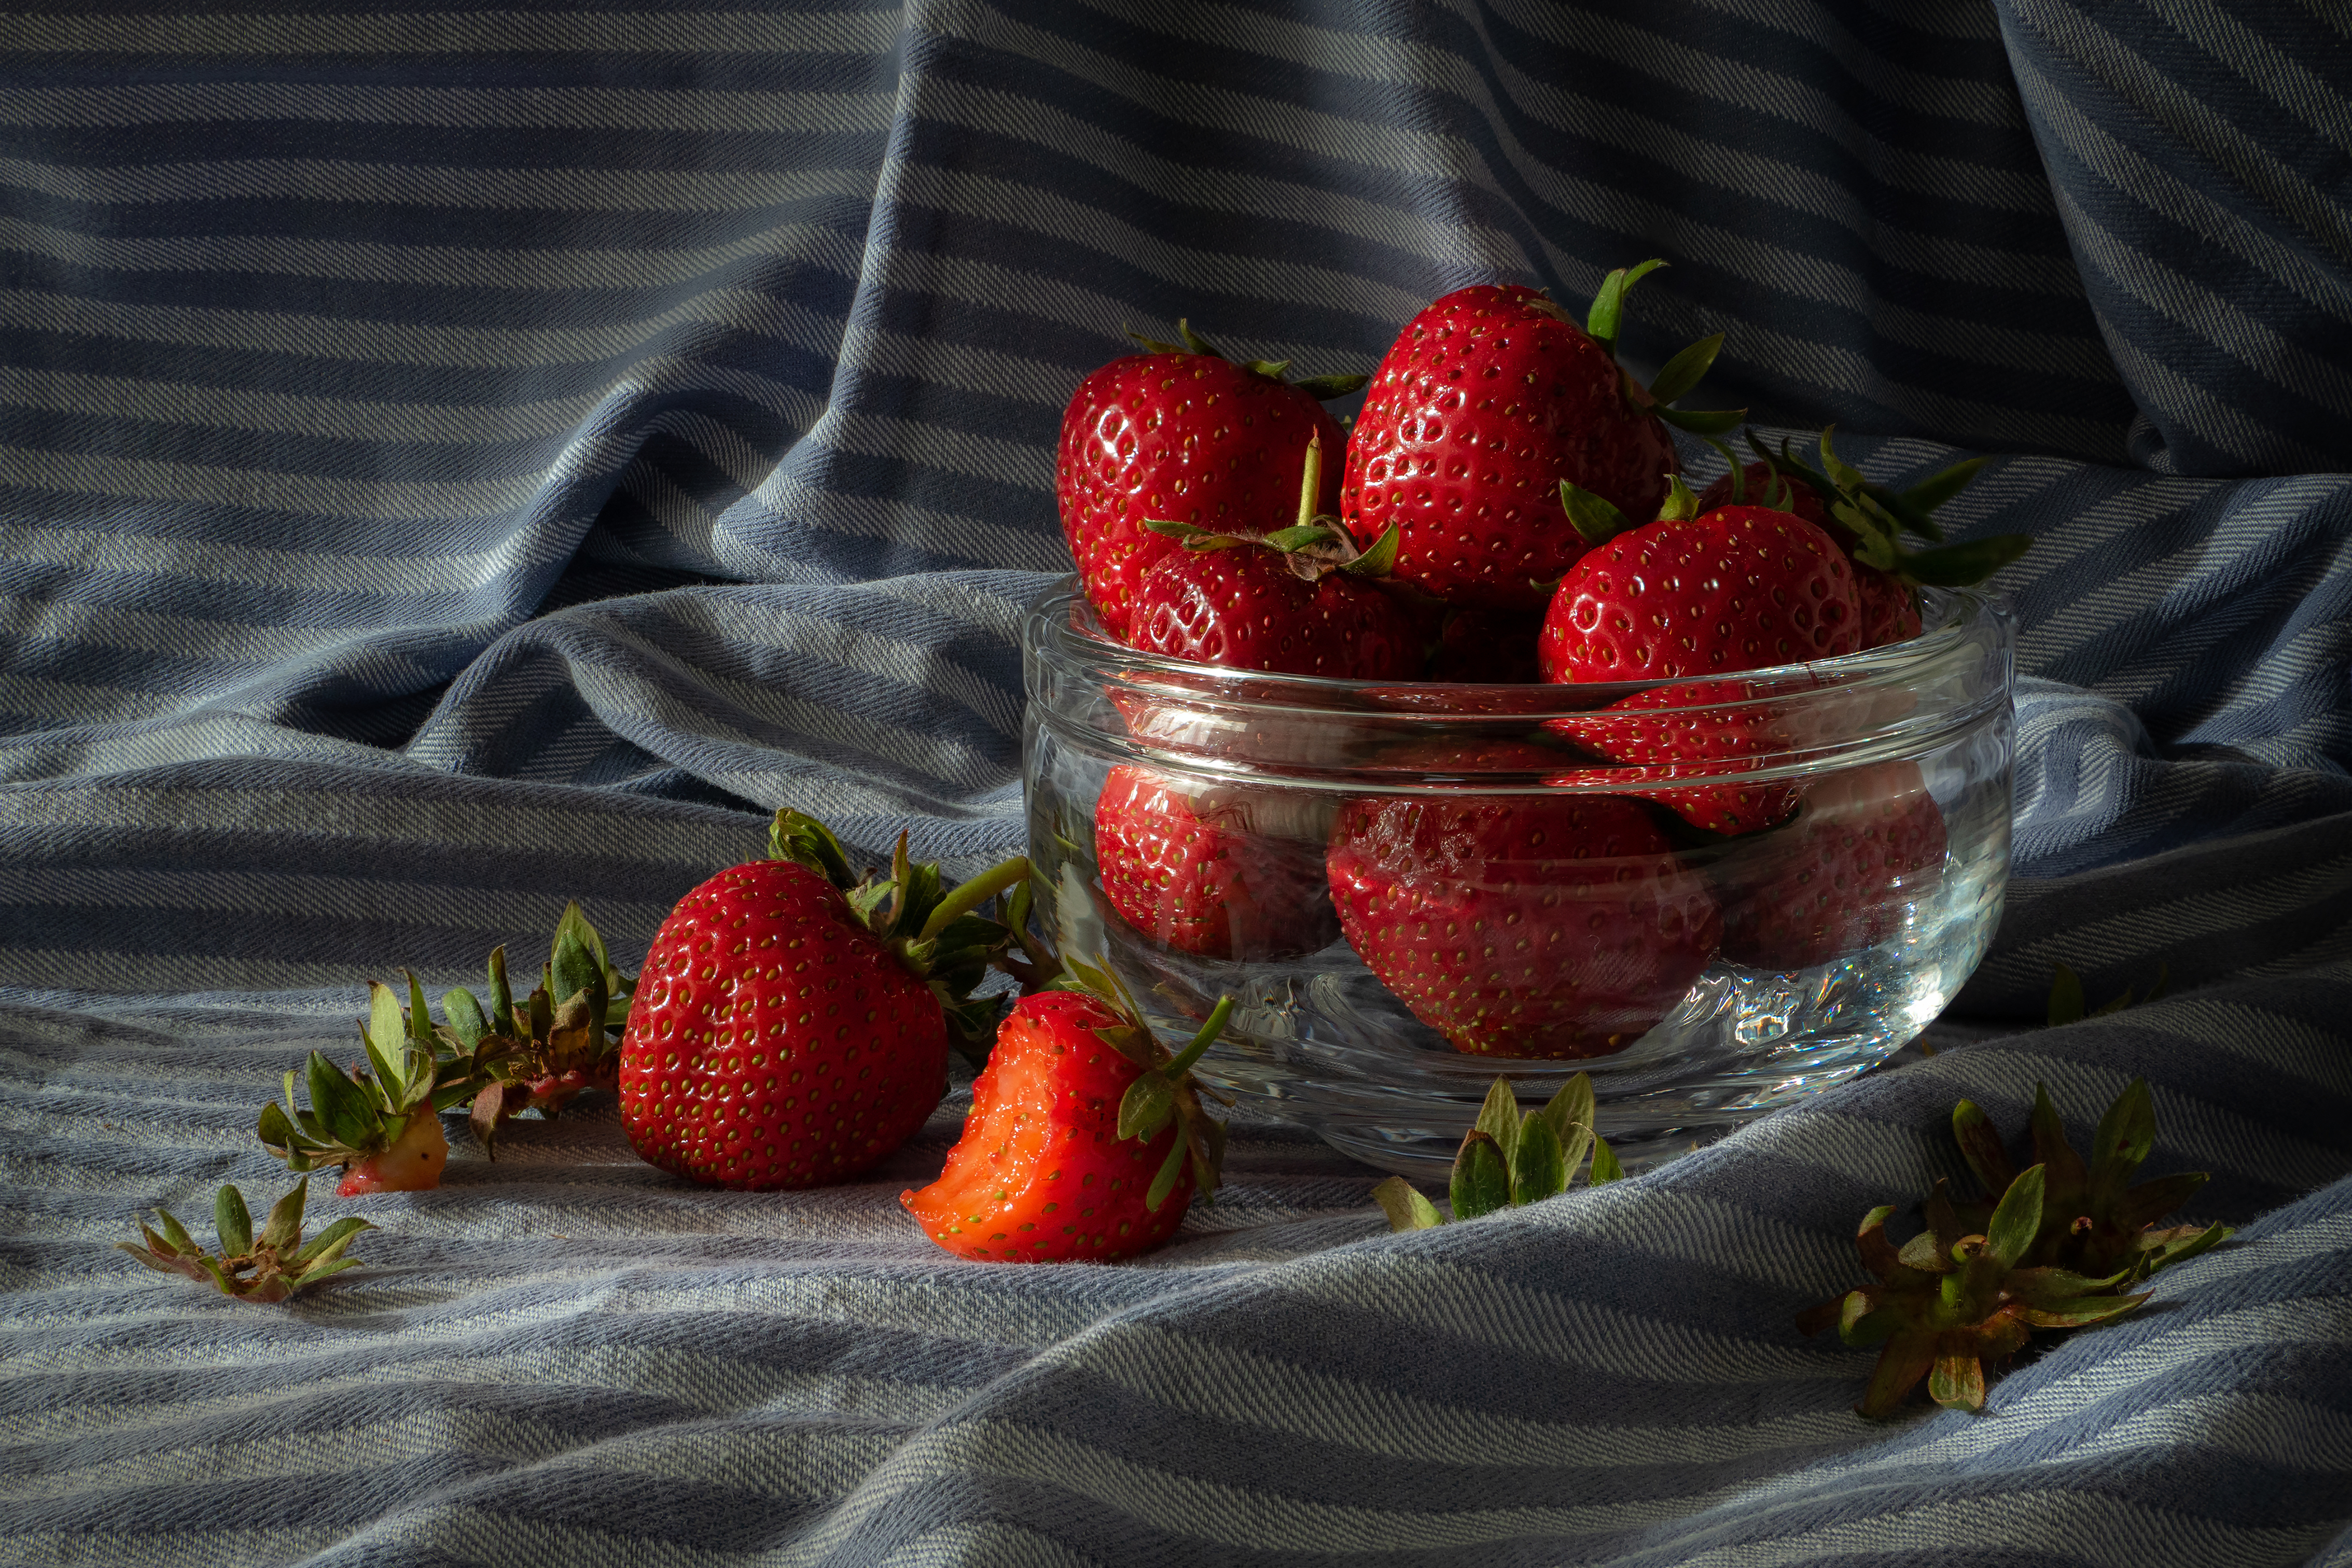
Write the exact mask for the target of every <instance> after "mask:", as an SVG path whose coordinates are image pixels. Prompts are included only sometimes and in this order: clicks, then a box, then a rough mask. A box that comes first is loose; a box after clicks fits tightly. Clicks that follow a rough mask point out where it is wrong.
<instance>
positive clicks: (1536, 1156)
mask: <svg viewBox="0 0 2352 1568" xmlns="http://www.w3.org/2000/svg"><path fill="white" fill-rule="evenodd" d="M1579 1152H1581V1151H1579ZM1568 1177H1569V1166H1568V1158H1567V1151H1565V1150H1564V1149H1562V1148H1561V1147H1560V1143H1559V1134H1557V1133H1554V1132H1553V1131H1552V1130H1551V1124H1550V1123H1549V1122H1547V1121H1544V1120H1543V1119H1542V1118H1541V1117H1539V1116H1529V1117H1528V1121H1527V1125H1526V1127H1525V1128H1524V1129H1523V1130H1522V1131H1521V1132H1520V1134H1519V1146H1518V1148H1517V1151H1516V1152H1514V1154H1513V1155H1512V1156H1511V1201H1512V1202H1513V1203H1534V1202H1535V1201H1537V1200H1538V1198H1546V1197H1559V1195H1560V1194H1561V1193H1564V1192H1566V1191H1567V1190H1568Z"/></svg>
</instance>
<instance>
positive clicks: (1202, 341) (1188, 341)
mask: <svg viewBox="0 0 2352 1568" xmlns="http://www.w3.org/2000/svg"><path fill="white" fill-rule="evenodd" d="M1176 335H1177V336H1178V337H1180V338H1181V339H1183V340H1184V350H1185V352H1187V353H1192V354H1206V355H1208V356H1209V357H1210V358H1211V359H1213V360H1222V359H1223V358H1224V357H1225V355H1224V354H1223V352H1222V351H1221V350H1219V349H1218V348H1217V346H1216V345H1215V344H1213V343H1212V342H1210V341H1209V340H1207V339H1206V338H1203V337H1202V336H1201V334H1200V333H1198V332H1195V331H1194V330H1192V322H1190V321H1179V322H1177V323H1176Z"/></svg>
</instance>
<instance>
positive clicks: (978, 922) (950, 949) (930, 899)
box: [768, 807, 1029, 1064]
mask: <svg viewBox="0 0 2352 1568" xmlns="http://www.w3.org/2000/svg"><path fill="white" fill-rule="evenodd" d="M768 852H769V854H770V856H771V857H772V858H773V859H777V860H788V861H793V862H797V863H799V864H801V865H804V866H806V867H808V869H809V870H811V871H813V872H815V873H817V874H818V875H819V876H822V877H824V879H825V880H826V881H827V882H829V883H832V884H833V885H834V886H835V887H836V888H838V889H840V890H841V894H842V896H843V897H844V898H845V899H846V900H847V901H848V903H849V907H850V909H851V910H852V911H853V912H855V913H856V915H857V917H858V919H860V920H861V921H863V922H865V924H866V929H867V930H869V931H871V932H873V933H874V935H875V936H876V937H877V939H878V940H879V941H880V942H881V943H882V945H883V946H885V947H887V948H888V949H889V950H890V952H891V953H892V954H893V955H894V956H896V957H897V958H898V961H899V962H900V963H902V964H904V965H905V966H906V967H907V969H908V973H910V974H912V975H914V976H915V977H917V978H918V979H919V980H921V981H923V982H924V983H925V984H926V985H928V986H929V987H930V988H931V994H932V995H933V996H935V997H937V998H939V1001H940V1010H941V1011H942V1012H943V1013H945V1014H946V1017H947V1026H948V1038H949V1040H950V1041H951V1042H952V1043H953V1044H954V1045H955V1047H956V1049H957V1050H958V1051H961V1052H962V1053H963V1055H964V1056H965V1057H966V1058H967V1059H968V1060H970V1061H972V1062H974V1063H975V1064H977V1063H979V1062H982V1061H986V1060H987V1059H988V1048H989V1045H990V1043H991V1042H992V1041H993V1040H995V1038H996V1025H997V1021H998V1019H1000V1018H1002V1017H1003V1000H1002V998H996V997H974V996H973V995H972V994H971V993H972V992H973V990H975V989H976V988H978V987H979V985H980V983H981V982H982V980H983V979H985V978H987V976H988V970H989V967H990V965H991V964H992V963H994V962H995V961H996V960H997V959H998V958H999V957H1000V956H1003V953H1004V952H1005V950H1006V949H1007V948H1008V947H1009V946H1013V942H1014V936H1013V929H1012V927H1011V925H1009V923H1008V921H1007V920H1002V919H995V918H992V917H991V916H989V915H985V914H983V913H982V910H983V909H985V908H987V907H988V906H989V905H991V904H999V903H1000V901H1002V906H1003V908H1004V909H1005V910H1006V911H1008V912H1009V910H1010V908H1011V903H1012V900H1013V899H1015V898H1018V899H1020V900H1022V901H1023V905H1022V906H1023V910H1024V924H1025V910H1026V902H1025V901H1026V898H1027V895H1028V881H1029V862H1028V861H1027V860H1026V859H1025V858H1023V857H1021V856H1017V855H1016V856H1014V857H1013V859H1011V860H1009V861H1006V862H1003V864H1001V865H996V866H992V867H991V868H990V869H989V870H987V871H984V872H982V873H980V875H978V876H976V877H973V878H972V879H971V881H969V882H966V883H961V884H959V885H958V886H955V887H948V886H947V885H946V884H945V883H944V881H943V879H942V878H941V877H940V868H939V866H938V864H937V863H936V862H930V861H916V860H914V859H913V858H912V857H910V856H909V855H908V852H907V835H906V834H904V833H900V834H899V835H898V846H897V848H896V849H894V850H893V851H892V852H891V856H890V870H889V873H888V874H887V875H884V874H882V873H879V872H869V873H867V874H866V876H865V877H864V878H862V879H859V878H856V877H855V876H854V874H853V873H851V871H850V869H849V857H848V856H847V855H846V854H845V853H844V852H843V851H842V847H841V841H840V840H838V839H836V838H835V837H834V836H833V832H832V830H830V829H828V828H827V827H826V826H825V825H824V823H822V822H820V821H817V820H816V819H815V818H814V817H811V816H809V815H807V814H806V813H805V812H801V811H795V810H792V809H791V808H790V807H787V808H785V809H783V810H780V811H778V812H777V813H776V816H775V821H773V822H772V823H771V824H770V825H769V828H768Z"/></svg>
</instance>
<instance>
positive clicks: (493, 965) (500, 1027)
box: [490, 944, 515, 1039]
mask: <svg viewBox="0 0 2352 1568" xmlns="http://www.w3.org/2000/svg"><path fill="white" fill-rule="evenodd" d="M490 1028H491V1030H493V1031H495V1032H497V1033H499V1034H502V1035H505V1036H507V1037H508V1038H509V1039H512V1038H513V1036H514V1031H515V1018H514V987H513V986H512V985H511V984H509V982H508V979H507V950H506V947H505V946H504V945H503V944H501V945H500V946H496V947H493V948H491V949H490Z"/></svg>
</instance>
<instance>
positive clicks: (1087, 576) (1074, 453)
mask: <svg viewBox="0 0 2352 1568" xmlns="http://www.w3.org/2000/svg"><path fill="white" fill-rule="evenodd" d="M1177 335H1178V336H1179V337H1180V338H1181V340H1182V341H1181V342H1177V343H1163V342H1157V341H1154V340H1151V339H1149V338H1140V337H1138V338H1136V341H1137V342H1138V343H1139V344H1140V345H1141V346H1142V347H1143V349H1144V352H1143V353H1141V354H1135V355H1129V356H1128V357H1127V358H1125V359H1119V360H1114V361H1111V362H1110V363H1108V364H1107V365H1104V366H1103V367H1102V368H1101V369H1099V370H1097V371H1094V372H1093V373H1092V374H1090V375H1088V376H1087V377H1086V378H1085V379H1084V380H1082V381H1081V382H1078V385H1077V388H1076V391H1075V392H1072V393H1071V394H1070V402H1069V406H1068V408H1067V409H1066V410H1065V411H1064V413H1063V415H1062V428H1061V439H1060V443H1059V444H1058V446H1057V447H1056V449H1055V459H1054V497H1055V503H1056V506H1057V507H1058V509H1059V511H1060V513H1061V518H1062V532H1063V537H1064V538H1066V539H1067V540H1068V541H1069V546H1070V554H1071V555H1072V557H1074V558H1075V559H1076V562H1077V568H1078V580H1079V582H1080V584H1081V586H1082V587H1083V589H1084V591H1085V592H1086V596H1087V603H1088V604H1090V605H1092V606H1093V607H1094V611H1095V614H1096V615H1097V617H1098V618H1099V619H1100V620H1101V622H1102V623H1103V626H1104V629H1105V630H1107V631H1108V632H1110V634H1111V635H1112V636H1114V637H1116V638H1118V639H1119V640H1120V641H1122V642H1124V641H1126V640H1127V639H1128V638H1129V636H1130V634H1131V626H1132V622H1133V621H1134V619H1135V609H1134V601H1135V595H1136V591H1137V589H1138V586H1139V584H1140V583H1141V581H1142V580H1143V577H1144V574H1145V573H1146V572H1148V571H1150V570H1151V569H1152V567H1154V566H1155V565H1157V564H1158V563H1159V562H1160V560H1161V559H1164V558H1165V557H1167V556H1168V555H1170V554H1171V553H1172V552H1173V551H1174V550H1175V549H1177V545H1176V543H1175V541H1174V540H1172V539H1171V538H1167V537H1166V536H1165V535H1162V534H1157V533H1153V532H1152V531H1150V529H1149V528H1146V527H1145V526H1144V525H1145V524H1146V523H1147V522H1148V521H1149V520H1150V519H1152V518H1164V519H1172V520H1174V521H1177V522H1181V523H1188V524H1191V525H1192V526H1194V527H1196V528H1206V529H1210V530H1212V531H1214V530H1217V529H1222V528H1231V527H1245V528H1257V527H1259V526H1260V525H1261V523H1262V521H1263V519H1265V518H1268V517H1283V516H1286V514H1287V510H1288V507H1289V506H1290V500H1291V497H1294V496H1296V495H1297V493H1298V490H1299V485H1300V480H1301V477H1302V468H1303V465H1304V461H1305V453H1306V451H1307V446H1308V444H1309V441H1310V438H1314V437H1319V438H1320V441H1321V447H1322V450H1325V451H1328V452H1337V451H1338V450H1339V445H1340V442H1341V440H1342V439H1343V436H1342V433H1341V431H1340V429H1339V422H1338V421H1336V420H1334V419H1333V418H1332V417H1331V416H1330V414H1328V413H1326V412H1324V409H1323V402H1324V400H1327V399H1330V398H1336V397H1344V396H1346V395H1347V394H1348V393H1349V392H1354V391H1356V390H1357V389H1358V388H1360V387H1361V386H1362V385H1363V384H1364V382H1365V380H1366V378H1365V377H1362V376H1357V375H1321V376H1310V377H1307V378H1306V379H1304V380H1301V381H1297V382H1292V381H1290V380H1289V379H1288V376H1289V371H1290V361H1287V360H1283V361H1263V360H1258V361H1249V362H1247V363H1235V362H1234V361H1232V360H1230V359H1228V358H1226V357H1225V355H1224V354H1223V353H1222V352H1221V351H1219V350H1218V349H1217V348H1216V347H1215V346H1214V345H1213V344H1212V343H1210V342H1209V340H1207V339H1205V338H1202V336H1201V335H1200V334H1199V333H1197V332H1195V331H1193V330H1192V325H1191V324H1190V323H1189V322H1181V321H1180V322H1178V323H1177ZM1129 336H1134V334H1132V333H1130V334H1129ZM1338 509H1339V475H1338V473H1337V471H1336V469H1334V470H1332V471H1330V472H1329V473H1328V474H1327V475H1326V476H1323V477H1322V478H1320V479H1319V480H1318V484H1317V486H1316V502H1315V510H1316V511H1317V512H1318V513H1320V512H1335V511H1337V510H1338Z"/></svg>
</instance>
